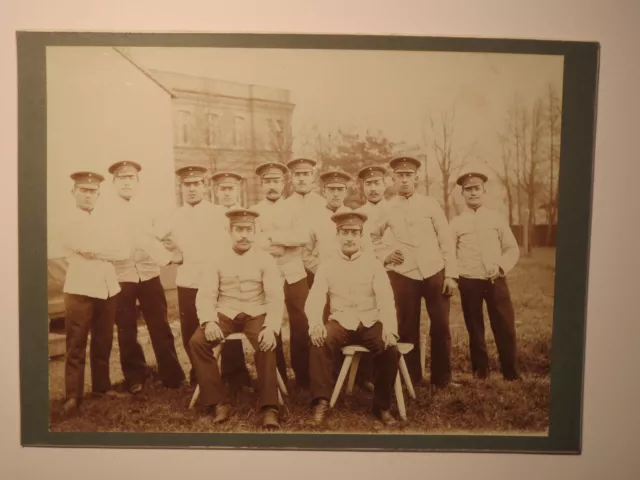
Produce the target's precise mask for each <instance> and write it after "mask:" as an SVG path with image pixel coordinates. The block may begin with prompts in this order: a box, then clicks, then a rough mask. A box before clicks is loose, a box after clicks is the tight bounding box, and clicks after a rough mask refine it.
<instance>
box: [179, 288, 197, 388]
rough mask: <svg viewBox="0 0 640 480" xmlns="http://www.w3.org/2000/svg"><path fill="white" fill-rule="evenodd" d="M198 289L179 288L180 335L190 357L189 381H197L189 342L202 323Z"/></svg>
mask: <svg viewBox="0 0 640 480" xmlns="http://www.w3.org/2000/svg"><path fill="white" fill-rule="evenodd" d="M197 293H198V289H197V288H187V287H178V310H180V333H181V334H182V346H183V347H184V351H185V352H186V353H187V356H188V357H189V362H190V363H191V369H190V370H189V380H190V381H191V383H192V384H193V383H195V381H196V373H195V370H194V369H193V357H192V355H191V350H190V349H189V341H190V340H191V337H192V336H193V334H194V333H195V331H196V330H197V329H198V326H199V325H200V322H199V320H198V312H197V311H196V295H197Z"/></svg>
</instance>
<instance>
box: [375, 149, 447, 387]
mask: <svg viewBox="0 0 640 480" xmlns="http://www.w3.org/2000/svg"><path fill="white" fill-rule="evenodd" d="M390 166H391V168H392V169H393V176H394V182H395V185H396V187H397V194H396V195H395V196H394V197H393V198H391V199H390V200H389V208H388V209H387V211H386V212H384V214H383V215H382V216H381V218H380V219H379V221H378V223H377V225H372V228H371V239H372V241H373V244H374V246H375V247H376V248H383V247H384V245H383V243H382V236H383V234H384V233H385V231H386V230H387V229H389V230H391V232H392V233H393V236H394V240H395V244H394V250H393V251H392V252H391V253H390V254H389V255H388V256H387V257H386V258H385V260H384V265H385V266H387V267H388V268H389V269H390V270H391V271H389V272H388V273H389V279H390V280H391V286H392V287H393V293H394V296H395V301H396V308H397V310H398V331H399V333H400V341H401V342H407V343H411V344H413V346H414V348H413V350H412V351H411V352H410V353H409V354H407V355H406V362H407V368H408V370H409V374H410V375H411V380H412V381H413V382H414V384H415V383H420V381H421V380H422V372H421V364H420V308H421V301H422V298H424V300H425V303H426V307H427V313H428V315H429V320H430V328H429V336H430V343H431V384H432V386H434V387H436V388H438V387H445V386H447V385H451V386H458V384H456V383H453V382H451V332H450V330H449V309H450V301H451V299H450V297H451V295H453V292H454V290H455V288H456V279H457V278H458V271H457V266H456V257H455V246H454V244H453V239H452V237H451V230H450V229H449V224H448V222H447V218H446V216H445V214H444V212H443V210H442V208H441V207H440V205H439V204H438V202H437V201H436V200H435V199H434V198H432V197H428V196H424V195H421V194H419V193H416V192H415V189H416V179H417V171H418V168H419V167H420V161H418V160H417V159H415V158H411V157H398V158H394V159H393V160H391V162H390Z"/></svg>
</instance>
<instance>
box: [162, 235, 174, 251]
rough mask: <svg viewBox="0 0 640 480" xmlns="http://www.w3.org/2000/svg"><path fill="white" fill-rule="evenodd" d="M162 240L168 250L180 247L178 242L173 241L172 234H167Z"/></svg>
mask: <svg viewBox="0 0 640 480" xmlns="http://www.w3.org/2000/svg"><path fill="white" fill-rule="evenodd" d="M161 241H162V245H163V246H164V248H166V249H167V250H174V249H176V248H178V246H177V245H176V243H175V242H174V241H173V238H171V235H167V236H166V237H164V238H163V239H162V240H161Z"/></svg>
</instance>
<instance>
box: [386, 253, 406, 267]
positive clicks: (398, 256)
mask: <svg viewBox="0 0 640 480" xmlns="http://www.w3.org/2000/svg"><path fill="white" fill-rule="evenodd" d="M402 262H404V255H403V253H402V252H401V251H400V250H394V251H393V252H391V254H390V255H389V256H388V257H387V258H386V259H385V261H384V264H385V265H388V264H390V263H392V264H394V265H400V264H401V263H402Z"/></svg>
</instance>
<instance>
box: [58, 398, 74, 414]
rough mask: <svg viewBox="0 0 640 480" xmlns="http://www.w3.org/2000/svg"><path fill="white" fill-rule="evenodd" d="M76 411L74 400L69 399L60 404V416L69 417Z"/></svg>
mask: <svg viewBox="0 0 640 480" xmlns="http://www.w3.org/2000/svg"><path fill="white" fill-rule="evenodd" d="M77 411H78V401H77V400H76V399H75V398H70V399H68V400H67V401H66V402H64V403H63V404H62V414H63V415H71V414H72V413H76V412H77Z"/></svg>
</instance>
